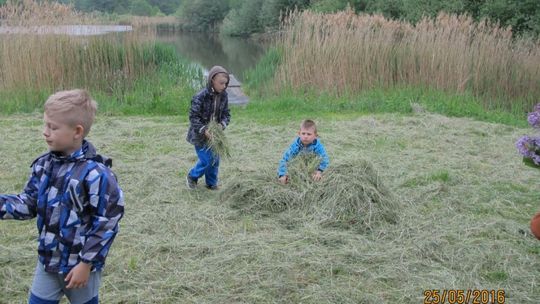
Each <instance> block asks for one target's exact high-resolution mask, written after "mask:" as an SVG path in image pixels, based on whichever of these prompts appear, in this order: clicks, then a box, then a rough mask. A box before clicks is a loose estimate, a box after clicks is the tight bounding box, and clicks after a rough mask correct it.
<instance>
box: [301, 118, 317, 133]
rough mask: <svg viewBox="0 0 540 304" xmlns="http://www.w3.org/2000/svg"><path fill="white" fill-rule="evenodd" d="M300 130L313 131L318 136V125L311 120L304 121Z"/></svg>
mask: <svg viewBox="0 0 540 304" xmlns="http://www.w3.org/2000/svg"><path fill="white" fill-rule="evenodd" d="M300 129H313V131H314V133H315V134H317V125H316V124H315V122H314V121H313V120H311V119H304V121H302V123H301V124H300Z"/></svg>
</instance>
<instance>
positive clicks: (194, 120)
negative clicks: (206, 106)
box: [189, 94, 206, 134]
mask: <svg viewBox="0 0 540 304" xmlns="http://www.w3.org/2000/svg"><path fill="white" fill-rule="evenodd" d="M202 98H203V97H202V95H201V94H197V95H195V96H193V98H192V99H191V108H190V109H189V122H190V123H191V125H192V126H193V129H194V130H195V132H196V133H197V134H201V133H204V129H206V124H205V123H204V119H203V108H202V105H203V100H202Z"/></svg>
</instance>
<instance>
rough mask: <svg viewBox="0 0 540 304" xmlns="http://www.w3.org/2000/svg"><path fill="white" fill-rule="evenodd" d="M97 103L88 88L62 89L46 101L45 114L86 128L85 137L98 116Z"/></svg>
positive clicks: (71, 124)
mask: <svg viewBox="0 0 540 304" xmlns="http://www.w3.org/2000/svg"><path fill="white" fill-rule="evenodd" d="M96 111H97V103H96V101H95V100H93V99H92V97H90V94H89V93H88V92H87V91H86V90H81V89H76V90H70V91H60V92H56V93H54V94H53V95H51V96H49V98H48V99H47V101H46V102H45V114H47V116H49V117H56V118H57V119H60V120H61V121H62V122H64V123H66V124H68V125H70V126H76V125H81V126H82V127H83V128H84V137H86V135H88V132H90V128H91V127H92V123H94V118H95V116H96Z"/></svg>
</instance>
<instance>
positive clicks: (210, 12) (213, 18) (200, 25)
mask: <svg viewBox="0 0 540 304" xmlns="http://www.w3.org/2000/svg"><path fill="white" fill-rule="evenodd" d="M228 12H229V2H228V1H227V0H218V1H216V0H190V1H188V0H184V1H183V2H182V5H181V6H180V8H179V10H178V12H177V15H178V16H179V18H180V19H181V20H182V21H183V22H184V25H185V27H186V28H187V29H190V30H196V31H216V30H217V29H218V26H219V25H220V24H221V22H222V21H223V19H224V18H225V16H226V15H227V13H228Z"/></svg>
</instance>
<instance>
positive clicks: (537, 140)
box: [516, 135, 540, 165]
mask: <svg viewBox="0 0 540 304" xmlns="http://www.w3.org/2000/svg"><path fill="white" fill-rule="evenodd" d="M516 148H517V149H518V151H519V153H520V154H521V155H523V157H526V158H530V159H532V161H533V162H534V163H535V164H537V165H540V155H538V153H537V152H540V137H530V136H527V135H525V136H522V137H521V138H520V139H518V141H517V142H516Z"/></svg>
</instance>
